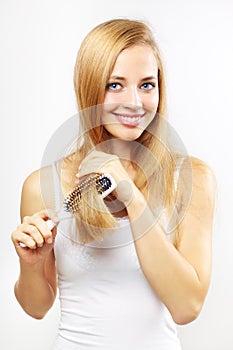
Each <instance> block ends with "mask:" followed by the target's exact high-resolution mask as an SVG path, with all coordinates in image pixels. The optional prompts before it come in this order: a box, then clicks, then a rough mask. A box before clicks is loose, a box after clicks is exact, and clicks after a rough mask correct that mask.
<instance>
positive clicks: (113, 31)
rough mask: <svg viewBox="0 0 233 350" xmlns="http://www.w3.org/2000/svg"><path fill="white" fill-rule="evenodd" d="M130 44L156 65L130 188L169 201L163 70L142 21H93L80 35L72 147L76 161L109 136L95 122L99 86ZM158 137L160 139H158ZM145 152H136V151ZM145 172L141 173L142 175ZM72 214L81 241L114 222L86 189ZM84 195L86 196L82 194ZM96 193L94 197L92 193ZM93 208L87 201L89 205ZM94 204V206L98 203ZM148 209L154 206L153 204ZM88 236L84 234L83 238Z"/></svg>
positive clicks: (170, 184) (95, 236)
mask: <svg viewBox="0 0 233 350" xmlns="http://www.w3.org/2000/svg"><path fill="white" fill-rule="evenodd" d="M135 45H146V46H149V47H150V48H151V49H152V50H153V52H154V55H155V58H156V61H157V64H158V85H159V104H158V109H157V115H156V116H155V117H154V119H153V121H152V122H151V124H150V125H149V127H148V128H147V130H145V131H144V132H143V133H142V135H141V136H140V137H139V139H137V140H136V141H137V143H136V144H137V145H136V146H135V149H134V155H133V160H134V163H135V164H140V169H142V170H143V171H141V170H140V169H137V171H138V173H137V176H136V180H135V184H136V186H137V187H138V188H139V189H140V190H142V191H144V190H145V189H146V188H147V189H148V188H149V191H150V197H151V198H154V200H155V201H156V198H159V197H160V199H161V194H162V195H163V197H164V198H163V204H164V205H170V204H171V203H172V202H173V198H174V193H173V174H174V168H175V162H174V154H172V152H170V150H169V149H168V147H167V145H166V136H164V135H166V130H165V129H166V126H165V127H164V125H165V124H164V123H163V120H164V117H165V115H166V91H165V90H166V89H165V78H164V69H163V64H162V59H161V55H160V52H159V48H158V46H157V44H156V42H155V39H154V36H153V34H152V30H151V29H150V27H149V25H148V24H146V23H144V22H143V21H138V20H131V19H121V18H119V19H113V20H109V21H107V22H104V23H102V24H99V25H98V26H97V27H95V28H94V29H93V30H91V31H90V32H89V34H88V35H87V36H86V37H85V38H84V40H83V42H82V44H81V46H80V49H79V52H78V55H77V59H76V64H75V69H74V88H75V93H76V99H77V105H78V109H79V111H81V113H80V135H82V137H80V139H81V140H82V141H81V142H80V143H79V145H78V152H77V155H78V160H77V162H80V161H82V159H83V158H84V157H85V156H86V155H87V154H88V152H90V151H91V150H92V149H93V148H95V147H96V146H99V145H101V144H104V141H106V140H108V139H109V135H108V133H107V131H106V130H105V129H104V127H103V125H101V113H100V112H99V110H98V108H95V106H99V105H101V104H102V103H103V101H104V97H105V89H106V85H107V82H108V80H109V77H110V75H111V72H112V70H113V68H114V65H115V62H116V60H117V57H118V56H119V54H120V53H121V52H122V51H123V50H125V49H126V48H129V47H132V46H135ZM161 135H162V137H161ZM142 148H143V149H146V150H148V152H141V149H142ZM148 157H149V158H150V157H152V158H153V159H154V160H155V161H151V159H148ZM143 172H144V174H146V178H145V176H143ZM86 196H87V197H86V198H85V196H84V202H83V205H82V206H81V208H80V211H79V212H78V215H77V220H78V221H79V226H80V229H81V230H82V231H84V230H85V232H86V236H85V237H83V241H84V242H85V241H88V240H91V239H98V238H101V235H102V229H103V228H109V227H113V226H114V222H115V219H114V217H113V215H112V214H111V213H110V211H109V209H108V208H107V206H106V205H105V203H104V201H103V200H102V199H101V198H98V199H97V198H96V197H95V199H93V197H92V198H90V196H93V193H92V192H88V194H87V195H86ZM88 196H89V197H88ZM97 197H98V196H97ZM93 200H94V201H95V205H94V207H95V208H99V209H100V210H97V209H95V208H94V207H93V208H91V206H89V205H87V203H93ZM98 203H99V204H98ZM151 207H155V202H154V203H153V205H151ZM88 237H89V238H88Z"/></svg>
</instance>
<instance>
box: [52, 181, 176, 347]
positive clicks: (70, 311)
mask: <svg viewBox="0 0 233 350" xmlns="http://www.w3.org/2000/svg"><path fill="white" fill-rule="evenodd" d="M56 176H57V175H56ZM56 181H57V182H58V180H56ZM59 187H60V186H57V191H58V190H59ZM58 197H59V196H58V195H57V198H58ZM57 202H58V203H57V209H58V208H59V205H60V201H59V200H58V201H57ZM117 222H118V227H117V228H116V229H114V230H105V234H104V239H103V241H101V242H95V243H92V244H91V245H87V246H85V245H80V244H79V243H78V242H77V241H76V239H75V238H74V237H75V230H76V227H75V222H74V219H73V220H64V221H61V222H60V224H59V226H58V233H57V236H56V241H55V247H54V251H55V258H56V267H57V273H58V288H59V299H60V306H61V317H60V323H59V329H58V334H57V338H56V340H55V343H54V345H53V347H52V349H53V350H181V345H180V341H179V339H178V336H177V330H176V325H175V323H174V321H173V319H172V317H171V315H170V313H169V311H168V309H167V308H166V306H165V305H164V304H163V303H162V301H161V300H160V299H159V297H158V296H157V295H156V293H155V292H154V291H153V290H152V288H151V287H150V285H149V283H148V281H147V279H146V278H145V276H144V274H143V272H142V269H141V267H140V264H139V260H138V257H137V253H136V250H135V246H134V241H133V237H132V232H131V228H130V223H129V220H128V219H127V218H122V219H118V220H117Z"/></svg>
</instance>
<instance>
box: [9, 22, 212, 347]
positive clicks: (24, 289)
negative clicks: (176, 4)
mask: <svg viewBox="0 0 233 350" xmlns="http://www.w3.org/2000/svg"><path fill="white" fill-rule="evenodd" d="M74 85H75V92H76V97H77V104H78V108H79V110H80V111H81V112H80V134H79V138H78V148H77V151H76V152H75V153H73V154H71V155H68V156H66V157H64V158H63V159H61V160H60V161H59V162H57V163H56V164H55V166H54V164H53V165H52V167H48V168H46V172H47V171H50V169H53V170H52V171H53V175H54V176H55V177H57V176H58V175H60V176H59V177H57V178H56V181H55V183H56V182H57V183H58V180H59V183H60V186H57V187H56V188H55V193H56V194H57V195H58V192H59V196H60V195H61V194H62V196H63V197H66V195H67V194H68V193H69V192H70V191H71V190H72V188H73V187H74V186H75V185H76V183H78V184H80V183H82V182H83V180H84V179H88V178H89V177H90V175H91V174H93V173H97V174H98V173H107V174H110V175H111V176H112V178H113V179H114V180H115V182H116V185H117V187H116V189H115V190H114V191H113V192H112V193H111V194H110V195H109V196H107V197H106V198H105V199H102V198H101V197H100V196H99V195H98V194H97V193H96V190H95V188H94V186H92V187H91V190H90V191H89V190H88V191H83V193H82V197H81V199H80V207H79V209H78V211H77V212H75V215H74V218H73V219H70V220H64V221H61V222H60V223H59V224H58V225H57V227H56V228H54V229H52V231H51V230H50V229H49V227H48V225H47V224H46V221H47V220H48V219H49V214H48V211H47V210H46V209H47V208H48V207H49V206H48V205H46V206H45V204H44V203H45V202H46V204H47V201H44V198H43V195H42V194H43V189H41V186H42V185H43V186H44V187H45V186H46V182H45V181H43V183H42V185H41V182H40V178H41V173H42V172H43V171H44V169H40V170H37V171H35V172H33V173H32V174H31V175H29V176H28V178H27V179H26V180H25V183H24V185H23V189H22V202H21V217H22V223H21V224H20V225H19V226H18V227H17V229H16V230H15V231H14V232H13V233H12V240H13V243H14V246H15V249H16V252H17V254H18V255H19V258H20V259H19V261H20V275H19V279H18V281H17V282H16V284H15V295H16V298H17V300H18V301H19V303H20V304H21V306H22V308H23V309H24V310H25V311H26V312H27V313H28V314H29V315H31V316H32V317H34V318H38V319H41V318H43V317H44V316H45V314H46V313H47V311H48V310H49V309H50V308H51V307H52V304H53V302H54V300H55V297H56V290H57V275H58V288H59V295H60V302H61V320H60V326H59V332H58V336H57V339H56V341H55V344H54V349H63V350H69V349H80V350H82V349H101V350H103V349H108V350H113V349H121V350H122V349H125V350H126V349H127V350H130V349H134V350H135V349H140V350H142V349H147V350H150V349H151V350H152V349H160V350H165V349H166V350H168V349H169V350H178V349H181V346H180V342H179V339H178V336H177V332H176V324H180V325H181V324H186V323H189V322H191V321H193V320H194V319H196V318H197V316H198V315H199V313H200V311H201V308H202V306H203V303H204V300H205V297H206V294H207V291H208V286H209V282H210V275H211V232H212V223H213V212H214V197H215V180H214V175H213V173H212V171H211V169H210V168H209V167H208V166H207V165H206V164H205V163H204V162H203V161H201V160H199V159H196V158H193V157H188V156H187V155H185V154H182V153H181V152H180V151H178V150H177V149H176V148H175V147H174V148H173V147H172V145H171V142H170V136H169V135H170V128H169V125H168V123H167V122H166V120H165V118H164V117H165V114H166V98H165V81H164V72H163V67H162V61H161V57H160V53H159V50H158V47H157V45H156V43H155V41H154V38H153V35H152V31H151V30H150V28H149V26H148V25H147V24H145V23H143V22H141V21H135V20H128V19H115V20H110V21H107V22H105V23H102V24H100V25H98V26H97V27H96V28H94V29H93V30H92V31H91V32H90V33H89V34H88V35H87V36H86V38H85V39H84V41H83V43H82V45H81V47H80V50H79V53H78V56H77V61H76V65H75V72H74ZM169 142H170V143H169ZM54 169H55V170H54ZM58 170H59V171H58ZM59 187H60V189H59ZM46 189H47V187H46ZM44 192H46V196H47V197H48V191H44ZM84 192H85V193H84ZM52 195H53V193H52V190H51V194H50V196H51V197H52ZM57 197H58V196H57ZM60 205H61V203H60V202H59V201H58V203H57V205H56V208H55V209H56V210H58V209H59V206H60ZM20 242H22V243H24V244H25V245H26V248H23V247H22V246H21V245H20Z"/></svg>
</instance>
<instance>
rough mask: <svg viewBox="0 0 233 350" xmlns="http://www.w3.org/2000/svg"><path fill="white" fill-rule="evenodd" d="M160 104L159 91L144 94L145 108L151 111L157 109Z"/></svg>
mask: <svg viewBox="0 0 233 350" xmlns="http://www.w3.org/2000/svg"><path fill="white" fill-rule="evenodd" d="M158 104H159V95H158V94H157V93H156V94H153V95H148V96H144V99H143V106H144V108H145V109H147V110H149V111H156V110H157V107H158Z"/></svg>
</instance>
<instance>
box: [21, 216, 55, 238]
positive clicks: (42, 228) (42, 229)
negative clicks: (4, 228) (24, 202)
mask: <svg viewBox="0 0 233 350" xmlns="http://www.w3.org/2000/svg"><path fill="white" fill-rule="evenodd" d="M23 224H28V225H32V226H34V227H35V228H36V229H37V231H38V232H39V233H40V235H41V236H42V237H43V239H44V240H45V241H46V243H51V238H52V232H51V230H50V229H49V227H48V225H47V224H46V221H45V220H43V219H42V218H41V217H39V216H36V215H33V216H27V217H25V218H24V219H23ZM26 232H27V231H26ZM28 233H29V234H30V233H31V232H28ZM32 233H33V237H35V238H36V237H38V235H37V234H36V230H34V231H32Z"/></svg>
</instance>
